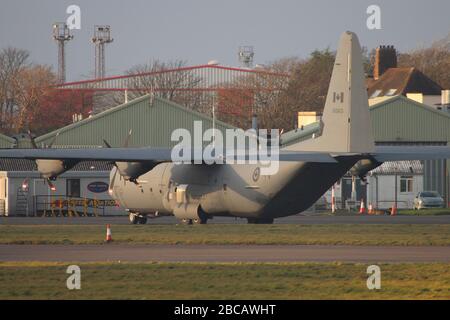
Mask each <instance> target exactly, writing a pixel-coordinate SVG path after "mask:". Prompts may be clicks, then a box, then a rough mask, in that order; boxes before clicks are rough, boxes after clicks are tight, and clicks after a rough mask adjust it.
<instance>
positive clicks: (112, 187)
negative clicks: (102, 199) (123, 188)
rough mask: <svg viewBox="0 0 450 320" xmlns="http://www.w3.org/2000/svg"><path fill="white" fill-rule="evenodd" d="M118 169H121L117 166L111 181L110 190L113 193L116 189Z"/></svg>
mask: <svg viewBox="0 0 450 320" xmlns="http://www.w3.org/2000/svg"><path fill="white" fill-rule="evenodd" d="M117 171H119V170H118V169H117V168H116V171H114V174H113V176H112V179H111V181H110V183H109V190H108V191H109V193H110V194H111V193H112V191H113V189H114V181H116V175H117Z"/></svg>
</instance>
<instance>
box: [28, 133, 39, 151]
mask: <svg viewBox="0 0 450 320" xmlns="http://www.w3.org/2000/svg"><path fill="white" fill-rule="evenodd" d="M28 137H30V141H31V145H32V147H33V149H39V148H38V146H37V144H36V141H34V137H33V135H32V134H31V131H30V130H28Z"/></svg>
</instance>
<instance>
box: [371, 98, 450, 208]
mask: <svg viewBox="0 0 450 320" xmlns="http://www.w3.org/2000/svg"><path fill="white" fill-rule="evenodd" d="M370 110H371V116H372V127H373V131H374V135H375V141H376V142H377V144H390V145H392V144H394V145H395V144H398V145H405V144H407V145H450V143H449V141H450V115H449V114H447V113H445V112H442V111H438V110H435V109H433V108H431V107H428V106H426V105H424V104H421V103H418V102H415V101H413V100H411V99H407V98H405V97H404V96H398V97H394V98H392V99H389V100H386V101H384V102H381V103H379V104H376V105H374V106H372V107H371V109H370ZM449 166H450V163H449V161H448V160H427V161H424V179H423V189H424V190H436V191H438V192H439V193H440V194H442V195H443V196H444V197H445V199H446V202H447V204H448V203H449V201H450V200H449V199H450V177H449V168H450V167H449Z"/></svg>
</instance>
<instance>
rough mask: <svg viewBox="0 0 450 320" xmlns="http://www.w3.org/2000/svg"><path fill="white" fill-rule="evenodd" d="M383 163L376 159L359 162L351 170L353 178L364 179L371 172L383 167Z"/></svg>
mask: <svg viewBox="0 0 450 320" xmlns="http://www.w3.org/2000/svg"><path fill="white" fill-rule="evenodd" d="M382 164H383V163H382V162H379V161H377V160H375V159H374V158H369V159H362V160H359V161H358V162H357V163H356V164H355V165H354V166H353V167H352V168H351V169H350V173H351V174H352V175H353V176H358V177H360V178H364V176H365V175H366V174H367V173H368V172H369V171H371V170H373V169H375V168H377V167H379V166H380V165H382Z"/></svg>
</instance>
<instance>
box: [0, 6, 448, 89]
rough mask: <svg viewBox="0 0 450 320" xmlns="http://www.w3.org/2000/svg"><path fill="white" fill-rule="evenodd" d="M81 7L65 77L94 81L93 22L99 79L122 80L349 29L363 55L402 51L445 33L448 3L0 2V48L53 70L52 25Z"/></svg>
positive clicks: (282, 52) (283, 52) (282, 49)
mask: <svg viewBox="0 0 450 320" xmlns="http://www.w3.org/2000/svg"><path fill="white" fill-rule="evenodd" d="M373 4H375V5H378V6H379V7H380V9H381V29H379V30H369V29H368V28H367V25H366V21H367V18H368V17H369V14H367V13H366V10H367V8H368V6H370V5H373ZM69 5H78V6H79V7H80V9H81V29H80V30H73V35H74V39H73V40H72V41H70V42H69V43H68V44H67V47H66V48H67V49H66V70H67V72H66V78H67V81H77V80H82V79H87V78H91V77H92V75H93V69H94V45H93V44H92V43H91V38H92V35H93V30H94V25H102V24H105V25H110V26H111V30H112V37H113V38H114V42H113V43H111V44H108V45H107V48H106V74H107V75H120V74H122V73H123V72H124V71H125V70H127V69H129V68H130V67H132V66H134V65H136V64H142V63H148V62H149V61H151V60H152V59H159V60H163V61H169V60H174V59H182V60H185V61H187V63H188V64H189V65H197V64H205V63H207V62H208V61H210V60H218V61H219V62H220V64H223V65H229V66H238V65H239V62H238V56H237V51H238V47H239V46H241V45H252V46H253V47H254V50H255V58H254V61H255V63H259V64H267V63H270V62H272V61H274V60H277V59H280V58H284V57H291V56H298V57H303V58H304V57H307V56H308V55H309V54H310V53H311V52H312V51H314V50H315V49H325V48H330V49H331V50H334V49H335V48H336V45H337V42H338V39H339V35H340V34H341V33H342V32H344V31H346V30H350V31H353V32H356V33H357V35H358V37H359V39H360V42H361V44H362V45H363V46H366V47H368V48H369V49H371V48H374V47H376V46H378V45H380V44H392V45H394V46H395V47H396V48H397V49H398V50H399V51H408V50H411V49H414V48H418V47H421V46H426V45H429V44H431V43H432V42H433V41H435V40H439V39H442V38H444V37H446V36H447V35H448V34H449V33H450V18H449V15H450V1H449V0H426V1H425V0H378V1H375V0H339V1H336V0H304V1H302V0H222V1H217V0H127V1H119V0H35V1H31V0H0V49H1V48H5V47H8V46H12V47H17V48H22V49H26V50H29V51H30V53H31V60H32V61H33V62H35V63H40V64H47V65H51V66H53V68H54V70H56V68H57V45H56V43H55V42H54V40H53V39H52V36H51V32H52V29H51V26H52V24H53V23H54V22H57V21H66V19H67V18H68V17H69V14H67V13H66V9H67V7H68V6H69Z"/></svg>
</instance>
